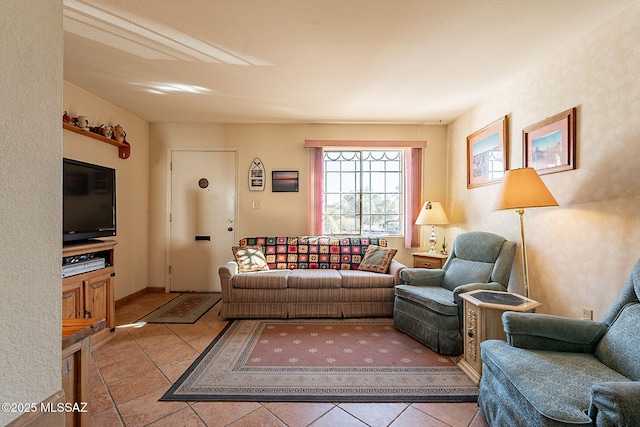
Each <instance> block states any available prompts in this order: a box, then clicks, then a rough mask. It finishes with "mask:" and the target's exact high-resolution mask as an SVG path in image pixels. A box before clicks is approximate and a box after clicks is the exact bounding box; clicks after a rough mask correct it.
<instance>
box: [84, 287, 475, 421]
mask: <svg viewBox="0 0 640 427" xmlns="http://www.w3.org/2000/svg"><path fill="white" fill-rule="evenodd" d="M177 295H178V294H153V293H152V294H146V295H144V296H142V297H140V298H139V299H137V300H135V301H133V302H132V303H130V304H127V305H125V306H122V307H120V308H119V309H118V310H116V318H117V323H118V325H119V326H118V327H117V329H116V332H115V333H114V336H113V338H112V339H111V340H109V341H108V342H107V343H105V344H103V345H102V346H100V347H97V348H95V349H94V351H93V362H94V363H92V366H91V385H92V392H91V425H92V426H93V427H100V426H107V427H114V426H128V427H134V426H171V427H174V426H234V427H240V426H256V427H263V426H291V427H293V426H300V427H305V426H313V427H324V426H327V427H335V426H376V427H377V426H393V427H403V426H407V427H409V426H410V427H413V426H418V425H419V426H456V427H457V426H473V427H480V426H487V423H486V421H485V419H484V417H483V416H482V414H481V413H479V412H478V410H477V406H476V404H475V403H413V404H405V403H367V404H362V403H286V402H284V403H279V402H266V403H256V402H159V401H158V399H159V398H160V397H161V396H162V395H163V394H164V393H165V391H167V389H168V388H169V386H170V385H171V384H172V383H173V382H175V381H176V380H177V379H178V377H180V375H181V374H182V373H183V372H184V371H185V370H186V369H187V368H188V367H189V365H191V363H192V362H193V361H194V360H195V359H196V358H197V357H198V355H199V354H200V352H201V351H203V350H204V349H205V348H206V347H207V345H209V343H210V342H211V341H212V340H213V338H214V337H215V336H216V335H217V334H218V332H219V331H220V330H221V329H222V328H223V327H224V325H225V324H226V321H225V320H223V319H221V318H220V317H218V309H217V307H214V308H212V309H211V310H209V312H207V313H206V314H205V315H204V316H203V317H202V318H200V320H198V321H197V322H196V323H194V324H192V325H157V324H146V325H144V326H142V327H136V326H135V325H134V324H133V322H135V321H136V320H137V319H139V318H140V317H142V316H144V315H145V314H147V313H149V312H150V311H151V310H153V309H155V308H156V307H158V306H160V305H162V304H164V303H165V302H167V301H168V300H170V299H172V298H175V297H176V296H177Z"/></svg>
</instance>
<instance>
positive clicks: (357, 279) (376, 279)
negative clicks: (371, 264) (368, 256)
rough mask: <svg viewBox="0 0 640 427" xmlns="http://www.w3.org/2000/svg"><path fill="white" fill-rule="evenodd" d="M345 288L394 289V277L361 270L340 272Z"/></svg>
mask: <svg viewBox="0 0 640 427" xmlns="http://www.w3.org/2000/svg"><path fill="white" fill-rule="evenodd" d="M338 271H339V272H340V276H342V287H343V288H393V276H392V275H390V274H380V273H371V272H369V271H359V270H338Z"/></svg>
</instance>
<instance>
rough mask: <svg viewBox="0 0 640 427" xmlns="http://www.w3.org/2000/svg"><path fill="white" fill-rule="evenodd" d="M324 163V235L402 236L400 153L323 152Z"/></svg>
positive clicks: (371, 151) (377, 151)
mask: <svg viewBox="0 0 640 427" xmlns="http://www.w3.org/2000/svg"><path fill="white" fill-rule="evenodd" d="M323 160H324V165H323V166H324V167H323V169H324V200H323V218H322V229H323V234H340V235H350V234H351V235H387V236H400V235H402V232H403V226H402V225H403V220H402V217H403V206H404V198H403V188H404V183H403V167H402V165H403V156H402V150H348V151H347V150H336V151H324V159H323Z"/></svg>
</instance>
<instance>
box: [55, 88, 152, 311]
mask: <svg viewBox="0 0 640 427" xmlns="http://www.w3.org/2000/svg"><path fill="white" fill-rule="evenodd" d="M63 106H64V108H63V109H64V110H65V111H67V112H68V113H69V115H71V117H77V116H78V115H83V116H89V117H90V118H91V124H92V125H100V124H103V123H104V124H107V125H114V126H115V125H116V124H120V125H121V126H122V127H123V128H124V130H125V132H127V141H128V142H129V143H130V144H131V157H129V158H128V159H120V158H119V157H118V148H117V147H114V146H112V145H109V144H106V143H103V142H99V141H96V140H94V139H91V138H87V137H85V136H83V135H78V134H77V133H74V132H69V131H64V132H63V140H64V157H68V158H72V159H76V160H81V161H84V162H89V163H95V164H99V165H103V166H108V167H111V168H115V169H116V199H117V200H116V210H117V219H116V220H117V224H116V225H117V233H118V235H117V236H115V237H113V240H116V241H117V242H118V245H117V246H116V249H115V264H116V281H115V283H116V286H115V299H116V300H118V299H121V298H123V297H125V296H127V295H130V294H132V293H134V292H136V291H139V290H141V289H145V288H146V287H147V240H148V232H149V227H148V216H149V211H148V206H149V205H148V190H149V187H148V182H149V126H148V124H147V122H146V121H144V120H142V119H140V118H139V117H136V116H134V115H133V114H131V113H129V112H127V111H125V110H123V109H121V108H118V107H117V106H115V105H113V104H111V103H109V102H107V101H105V100H104V99H101V98H98V97H97V96H95V95H93V94H91V93H89V92H87V91H85V90H83V89H81V88H79V87H78V86H75V85H73V84H71V83H69V82H66V81H65V82H64V97H63Z"/></svg>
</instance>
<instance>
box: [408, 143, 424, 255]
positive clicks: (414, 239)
mask: <svg viewBox="0 0 640 427" xmlns="http://www.w3.org/2000/svg"><path fill="white" fill-rule="evenodd" d="M404 167H405V173H404V176H405V178H406V181H407V182H406V184H405V196H404V211H405V215H404V247H405V248H417V247H419V246H420V226H418V225H415V222H416V218H417V217H418V214H419V213H420V207H421V203H422V148H405V149H404Z"/></svg>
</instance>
